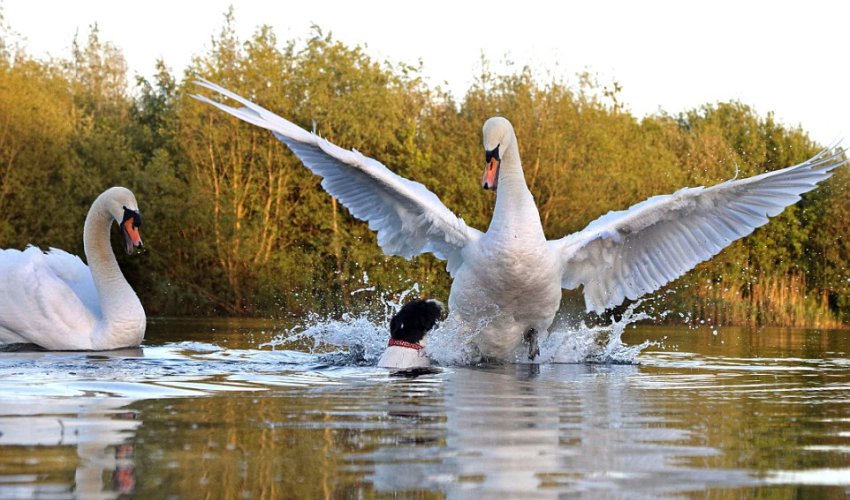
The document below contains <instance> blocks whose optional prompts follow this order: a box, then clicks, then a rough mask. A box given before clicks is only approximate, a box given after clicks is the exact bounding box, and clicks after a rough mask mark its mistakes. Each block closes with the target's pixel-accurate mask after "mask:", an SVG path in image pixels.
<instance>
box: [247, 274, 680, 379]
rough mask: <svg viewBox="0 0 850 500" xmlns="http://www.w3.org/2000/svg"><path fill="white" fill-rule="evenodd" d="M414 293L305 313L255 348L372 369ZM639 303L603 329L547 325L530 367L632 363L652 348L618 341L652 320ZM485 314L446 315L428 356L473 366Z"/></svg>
mask: <svg viewBox="0 0 850 500" xmlns="http://www.w3.org/2000/svg"><path fill="white" fill-rule="evenodd" d="M418 294H419V286H418V284H417V285H413V286H412V287H411V288H409V289H408V290H405V291H404V292H402V293H400V294H398V295H395V296H390V295H389V294H386V293H384V294H382V295H381V296H380V297H379V299H378V300H376V301H374V302H373V303H375V304H378V308H379V309H380V310H379V311H377V312H375V311H365V312H359V313H346V314H343V315H342V317H340V318H330V317H323V316H321V315H318V314H310V315H309V316H307V317H306V318H305V320H304V321H303V323H302V324H300V325H296V326H294V327H292V328H289V329H288V330H285V331H283V332H281V333H280V334H279V335H277V336H276V337H275V338H274V339H273V340H271V341H270V342H267V343H265V344H262V345H261V346H260V347H271V348H272V349H274V350H295V351H302V352H304V351H306V352H308V353H310V354H312V355H315V356H316V358H317V361H319V362H321V363H326V364H330V365H337V366H339V365H342V366H352V365H356V366H368V365H374V364H375V363H376V362H377V360H378V358H379V357H380V356H381V354H382V353H383V351H384V349H385V348H386V345H387V341H388V339H389V328H388V325H389V322H390V319H391V318H392V316H393V315H394V314H395V313H396V312H398V310H399V309H401V306H402V304H404V303H406V302H407V300H406V299H407V297H408V296H410V295H418ZM643 304H644V301H637V302H635V303H633V304H632V305H630V306H629V307H628V308H627V309H626V311H625V312H624V313H623V315H622V317H621V318H620V319H619V320H612V321H611V323H610V324H608V325H602V326H587V325H586V324H585V323H584V322H579V323H577V324H574V325H572V326H569V325H567V324H566V322H562V324H559V325H556V326H553V327H552V328H551V332H550V333H549V335H548V336H547V337H545V338H542V339H540V356H538V357H537V358H536V359H535V360H534V362H535V363H541V364H543V363H615V364H634V363H637V358H638V355H639V354H640V353H641V351H643V350H644V349H645V348H646V347H649V346H650V345H653V343H652V342H649V341H644V342H643V343H641V344H637V345H626V344H624V343H623V341H622V336H623V333H624V332H625V330H626V328H627V327H629V326H630V325H634V324H636V323H637V322H639V321H642V320H646V319H652V318H653V317H654V316H653V315H651V314H650V313H649V312H647V311H645V310H642V311H639V312H638V311H637V309H638V307H639V306H641V305H643ZM489 308H493V310H492V311H491V310H490V309H489ZM486 312H487V313H488V314H482V315H481V316H482V317H483V318H485V319H482V320H480V321H479V322H478V324H475V325H468V324H462V323H460V322H459V321H457V320H456V319H455V318H454V317H453V316H452V315H449V317H448V318H447V319H446V320H445V321H443V322H442V323H440V324H439V325H438V326H437V327H436V328H435V329H434V330H432V331H431V332H430V333H429V334H428V335H427V336H426V337H425V343H426V352H427V353H428V356H429V357H430V358H431V359H432V360H433V361H434V362H435V363H436V364H438V365H442V366H456V365H470V364H476V363H479V362H480V361H481V357H480V355H479V353H478V349H477V348H476V346H475V338H476V337H477V336H478V335H479V334H480V332H481V331H482V330H483V329H484V328H485V327H486V326H487V325H488V324H489V323H490V320H489V319H488V318H493V317H496V316H497V315H498V308H497V307H496V306H488V310H487V311H486ZM662 315H663V313H662ZM527 349H528V348H527V347H526V346H525V345H522V346H520V347H519V348H518V349H517V352H516V353H515V355H514V357H513V361H514V362H516V363H527V362H528V358H527V352H528V350H527Z"/></svg>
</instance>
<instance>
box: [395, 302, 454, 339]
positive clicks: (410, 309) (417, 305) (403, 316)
mask: <svg viewBox="0 0 850 500" xmlns="http://www.w3.org/2000/svg"><path fill="white" fill-rule="evenodd" d="M442 315H443V304H441V303H440V302H439V301H437V300H433V299H430V300H414V301H411V302H408V303H407V304H405V305H404V307H402V308H401V310H400V311H399V312H397V313H396V315H395V316H393V319H392V320H390V336H391V337H392V338H394V339H396V340H404V341H405V342H419V341H420V340H422V338H423V337H424V336H425V334H426V333H428V330H430V329H432V328H434V325H435V324H437V320H439V319H440V317H441V316H442Z"/></svg>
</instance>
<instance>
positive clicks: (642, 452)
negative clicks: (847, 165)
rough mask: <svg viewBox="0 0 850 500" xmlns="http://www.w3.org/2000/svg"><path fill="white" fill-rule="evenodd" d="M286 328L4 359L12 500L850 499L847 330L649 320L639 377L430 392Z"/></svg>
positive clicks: (171, 332) (577, 377)
mask: <svg viewBox="0 0 850 500" xmlns="http://www.w3.org/2000/svg"><path fill="white" fill-rule="evenodd" d="M325 326H326V327H328V328H326V331H325V332H324V333H323V334H322V335H326V336H327V335H333V334H334V332H335V331H337V330H340V329H348V333H349V334H351V333H352V332H353V333H356V332H357V330H358V328H363V329H365V330H369V332H367V333H368V335H371V336H373V337H380V335H379V334H377V333H375V332H377V331H381V330H382V329H381V328H379V327H378V326H372V327H369V326H368V325H366V326H363V325H362V324H360V323H358V321H347V322H344V323H340V324H337V325H336V326H334V324H330V325H329V326H328V325H325ZM282 331H284V329H283V327H281V326H279V325H275V324H271V323H267V322H256V321H244V320H243V321H224V320H222V321H215V322H210V321H204V320H151V321H150V324H149V331H148V335H147V338H146V340H145V344H144V346H143V347H142V348H141V349H137V350H128V351H125V352H110V353H58V352H56V353H51V352H31V351H29V352H0V374H2V377H0V498H4V499H8V498H33V497H42V498H66V497H84V498H115V497H119V496H125V495H126V496H137V497H139V498H199V497H204V496H209V497H210V498H296V497H297V498H338V497H346V498H347V497H375V496H388V495H392V494H393V493H396V494H400V496H403V497H411V496H413V497H418V498H430V497H435V498H439V497H444V496H452V497H470V498H482V497H494V498H495V497H522V498H556V497H559V496H564V495H567V496H585V497H591V498H599V497H620V496H627V497H634V498H641V497H646V498H655V497H658V496H704V495H705V496H712V497H740V496H771V497H772V496H777V497H782V498H788V497H797V496H805V497H808V496H813V497H814V496H817V497H823V496H826V497H833V498H846V497H847V495H850V335H848V332H845V331H810V330H777V329H763V330H757V331H750V330H743V329H735V328H719V329H711V328H696V329H689V328H661V327H651V326H639V327H637V328H631V327H630V328H628V329H627V331H626V332H625V334H623V336H622V340H623V342H625V343H626V344H627V345H631V346H635V345H639V344H642V343H643V342H644V341H646V340H651V341H654V343H653V344H651V345H646V346H645V347H643V349H642V351H641V352H640V353H639V354H637V352H636V351H635V352H634V353H632V354H630V356H631V359H630V360H628V359H627V360H622V359H621V361H627V362H625V363H622V364H612V363H588V362H577V363H545V364H541V365H529V364H506V365H499V366H475V367H445V368H439V369H436V370H433V371H432V372H430V373H420V374H415V375H414V374H410V375H408V376H399V375H394V374H390V373H388V372H387V371H386V370H381V369H378V368H375V367H373V366H370V362H371V360H373V359H374V355H375V354H374V353H372V354H369V353H367V354H363V353H362V352H361V353H359V354H358V356H359V357H358V356H349V357H346V356H345V355H342V354H339V353H337V354H333V353H331V354H328V353H325V354H317V353H316V352H319V351H322V352H325V351H328V349H324V350H322V349H321V348H320V349H318V350H317V351H316V352H310V348H311V347H314V345H313V344H315V338H316V336H317V335H318V334H316V333H315V332H312V333H310V335H307V336H303V335H302V336H301V339H300V340H299V341H297V342H295V343H293V344H291V345H286V344H285V343H283V342H282V341H281V338H282V336H281V332H282ZM292 331H295V330H292ZM368 335H367V336H368ZM384 335H385V333H384ZM283 336H286V333H285V332H284V335H283ZM307 337H309V338H307ZM375 342H385V337H384V338H379V339H377V340H376V341H375ZM603 344H604V342H603ZM299 346H300V347H299ZM371 346H373V344H368V343H367V345H366V347H367V348H371ZM362 347H363V346H361V348H362ZM603 347H604V346H603ZM362 350H363V349H361V351H362ZM366 350H367V351H368V350H369V349H366ZM330 351H333V349H330ZM588 359H590V358H588ZM594 359H599V358H598V357H597V358H594Z"/></svg>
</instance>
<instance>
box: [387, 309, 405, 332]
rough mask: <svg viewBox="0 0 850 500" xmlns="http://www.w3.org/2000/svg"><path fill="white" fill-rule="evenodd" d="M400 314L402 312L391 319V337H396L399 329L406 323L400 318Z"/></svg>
mask: <svg viewBox="0 0 850 500" xmlns="http://www.w3.org/2000/svg"><path fill="white" fill-rule="evenodd" d="M400 316H401V315H400V314H396V315H395V316H393V319H391V320H390V336H391V337H395V336H396V335H397V334H398V332H399V330H401V329H402V328H403V327H404V323H403V322H402V319H401V318H400Z"/></svg>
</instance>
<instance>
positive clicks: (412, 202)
mask: <svg viewBox="0 0 850 500" xmlns="http://www.w3.org/2000/svg"><path fill="white" fill-rule="evenodd" d="M197 83H198V85H200V86H201V87H205V88H207V89H209V90H212V91H214V92H217V93H218V94H220V95H222V96H225V97H227V98H230V99H233V100H234V101H236V102H238V103H240V104H241V106H240V107H232V106H229V105H226V104H223V103H221V102H218V101H215V100H212V99H209V98H207V97H204V96H200V95H196V96H195V97H196V98H198V99H200V100H201V101H204V102H207V103H209V104H212V105H213V106H216V107H217V108H219V109H221V110H223V111H225V112H227V113H230V114H231V115H233V116H235V117H237V118H239V119H241V120H244V121H246V122H248V123H251V124H254V125H256V126H259V127H262V128H265V129H268V130H270V131H271V132H272V133H273V134H274V135H275V137H277V138H278V139H279V140H280V141H281V142H283V143H284V144H286V145H287V146H288V147H289V149H291V150H292V151H293V153H295V155H296V156H298V158H299V159H300V160H301V161H302V162H303V163H304V165H305V166H307V168H309V169H310V170H311V171H312V172H313V173H315V174H316V175H319V176H320V177H322V187H323V188H324V189H325V190H326V191H327V192H328V193H330V194H331V195H332V196H334V197H335V198H337V200H339V201H340V202H341V203H342V204H343V205H345V206H346V207H347V208H348V210H349V211H350V212H351V214H352V215H353V216H354V217H356V218H358V219H360V220H363V221H366V222H367V223H368V224H369V228H370V229H372V230H373V231H376V232H377V233H378V234H377V236H378V245H380V246H381V248H382V249H383V251H384V253H386V254H388V255H398V256H401V257H405V258H408V259H409V258H411V257H414V256H416V255H419V254H422V253H427V252H430V253H432V254H434V255H435V256H436V257H438V258H440V259H443V260H446V261H447V269H448V271H449V273H450V274H451V276H452V279H453V281H452V287H451V292H450V294H449V314H450V315H451V317H453V318H455V319H456V320H457V322H456V323H455V324H459V325H468V326H469V327H470V328H475V329H476V334H475V335H474V336H472V337H471V338H472V342H473V343H474V345H475V346H476V347H477V349H478V352H479V353H480V355H481V356H482V357H484V358H490V359H499V360H512V359H514V358H513V356H514V355H515V354H516V353H515V351H517V348H518V347H519V346H520V344H522V343H523V340H524V339H525V340H526V341H527V342H528V345H529V350H528V353H529V357H531V358H533V357H534V355H535V354H536V352H535V347H534V346H535V345H536V339H537V335H539V334H541V333H544V332H547V331H548V329H549V327H550V326H551V324H552V321H553V320H554V318H555V313H556V312H557V311H558V307H559V305H560V301H561V293H562V292H561V290H562V288H567V289H572V288H576V287H578V286H579V285H582V286H583V294H584V300H585V305H586V308H587V310H588V311H594V312H597V313H598V312H602V311H604V310H605V309H606V308H609V307H613V306H616V305H618V304H621V303H622V302H623V301H624V300H625V299H627V298H628V299H637V298H638V297H640V296H642V295H644V294H647V293H649V292H652V291H654V290H657V289H659V288H660V287H662V286H663V285H665V284H666V283H668V282H670V281H672V280H674V279H676V278H677V277H679V276H681V275H682V274H684V273H686V272H687V271H689V270H690V269H692V268H694V266H696V265H697V264H699V263H700V262H702V261H705V260H707V259H709V258H711V257H712V256H714V255H716V254H717V253H718V252H720V250H722V249H723V248H725V247H726V246H727V245H729V244H730V243H732V242H733V241H735V240H737V239H739V238H742V237H744V236H746V235H748V234H750V233H752V232H753V230H755V228H757V227H759V226H762V225H764V224H766V223H767V222H768V218H770V217H773V216H776V215H777V214H779V213H780V212H781V211H782V210H783V209H784V208H785V207H787V206H788V205H791V204H793V203H795V202H796V201H798V200H799V199H800V195H801V194H802V193H805V192H807V191H810V190H812V189H814V188H815V187H816V186H817V184H818V183H819V182H821V181H823V180H825V179H827V178H828V177H830V175H831V172H832V170H833V169H835V168H837V167H839V166H840V165H843V164H844V163H846V161H847V160H846V158H845V156H844V154H843V151H842V150H840V149H839V148H837V147H832V148H827V149H825V150H823V151H822V152H820V153H819V154H817V155H816V156H814V157H813V158H811V159H809V160H807V161H805V162H803V163H800V164H799V165H794V166H790V167H787V168H784V169H781V170H776V171H771V172H767V173H764V174H761V175H757V176H754V177H750V178H746V179H735V180H730V181H726V182H723V183H721V184H718V185H715V186H711V187H696V188H682V189H680V190H678V191H676V192H675V193H673V194H669V195H661V196H654V197H652V198H649V199H648V200H646V201H643V202H641V203H638V204H636V205H634V206H632V207H631V208H629V209H627V210H623V211H617V212H609V213H608V214H606V215H604V216H602V217H600V218H599V219H597V220H595V221H593V222H591V223H590V224H589V225H588V226H587V227H586V228H585V229H583V230H581V231H579V232H577V233H574V234H571V235H568V236H566V237H564V238H561V239H557V240H548V241H547V240H546V237H545V236H544V234H543V226H542V224H541V222H540V215H539V213H538V211H537V206H536V205H535V203H534V198H533V196H532V195H531V192H530V191H529V189H528V186H527V185H526V182H525V178H524V175H523V170H522V164H521V162H520V157H519V147H518V145H517V138H516V135H515V134H514V129H513V126H512V125H511V124H510V122H509V121H508V120H506V119H505V118H502V117H494V118H490V119H489V120H487V121H486V122H485V123H484V128H483V146H484V153H485V169H484V177H483V179H482V186H483V187H484V188H485V189H491V190H493V191H495V192H496V206H495V209H494V212H493V217H492V219H491V221H490V226H489V228H488V229H487V231H486V232H481V231H479V230H478V229H475V228H472V227H469V226H468V225H467V224H466V223H465V222H464V221H463V220H462V219H461V218H459V217H457V216H456V215H455V214H454V213H452V211H451V210H449V209H448V208H446V206H445V205H444V204H443V203H442V202H441V201H440V200H439V199H438V198H437V196H436V195H434V194H433V193H432V192H431V191H429V190H428V189H427V188H426V187H425V186H423V185H422V184H420V183H418V182H414V181H411V180H408V179H404V178H402V177H400V176H398V175H396V174H394V173H393V172H392V171H390V170H389V169H388V168H387V167H385V166H384V165H383V164H381V163H380V162H378V161H376V160H374V159H372V158H369V157H366V156H364V155H362V154H360V153H359V152H357V151H355V150H346V149H343V148H340V147H339V146H336V145H335V144H332V143H330V142H329V141H327V140H325V139H323V138H321V137H319V136H318V135H316V134H314V133H310V132H308V131H306V130H304V129H302V128H300V127H298V126H297V125H295V124H293V123H292V122H289V121H287V120H285V119H283V118H281V117H279V116H277V115H275V114H274V113H271V112H270V111H268V110H266V109H264V108H262V107H260V106H258V105H256V104H254V103H252V102H251V101H249V100H247V99H244V98H242V97H240V96H238V95H236V94H234V93H233V92H230V91H228V90H227V89H224V88H222V87H220V86H218V85H216V84H214V83H211V82H209V81H206V80H198V81H197Z"/></svg>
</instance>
